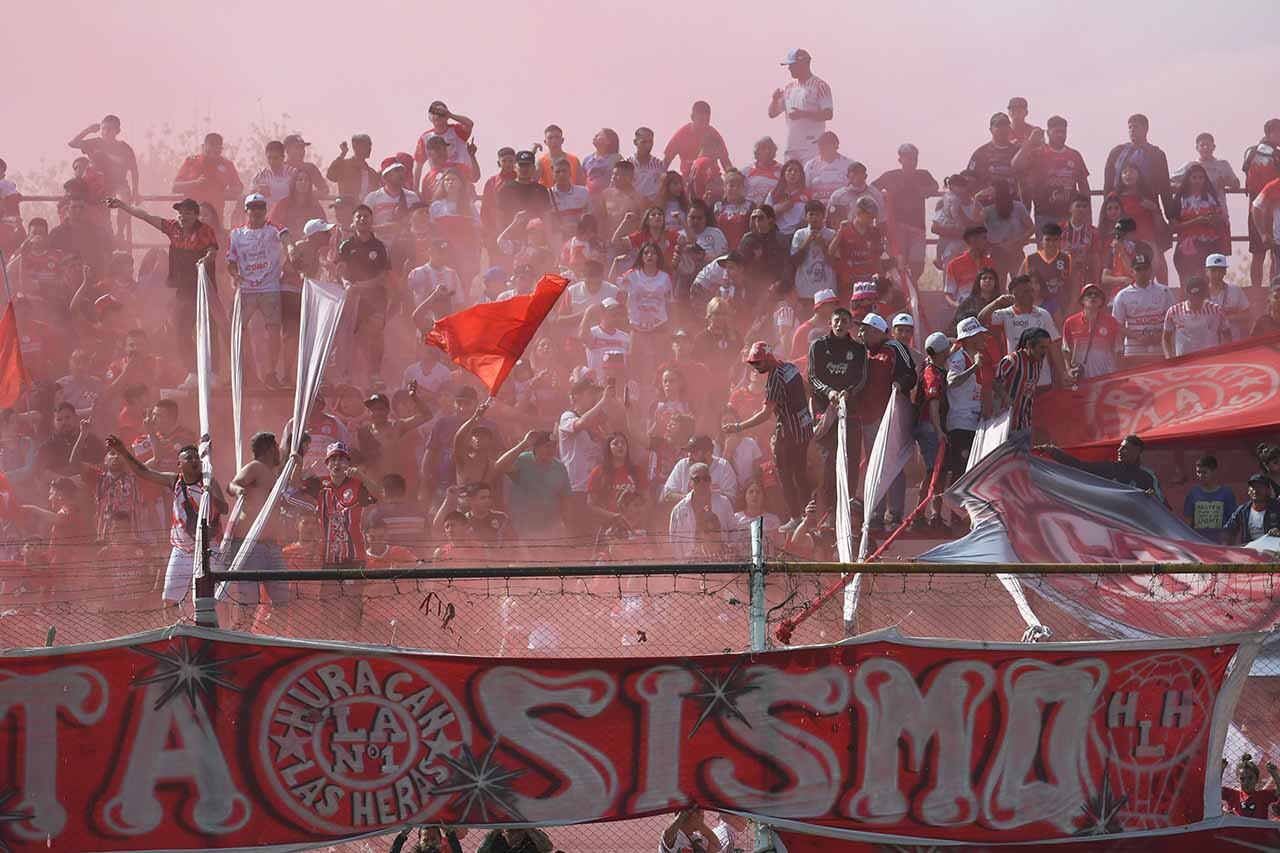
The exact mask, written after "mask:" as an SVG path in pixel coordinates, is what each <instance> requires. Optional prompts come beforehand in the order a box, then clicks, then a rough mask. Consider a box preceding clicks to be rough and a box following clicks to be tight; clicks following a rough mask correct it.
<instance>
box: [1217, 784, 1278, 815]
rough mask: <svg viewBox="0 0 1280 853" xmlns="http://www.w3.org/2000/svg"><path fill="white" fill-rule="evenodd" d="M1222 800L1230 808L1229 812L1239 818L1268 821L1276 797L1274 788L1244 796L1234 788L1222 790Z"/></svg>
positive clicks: (1244, 794) (1242, 792)
mask: <svg viewBox="0 0 1280 853" xmlns="http://www.w3.org/2000/svg"><path fill="white" fill-rule="evenodd" d="M1222 799H1223V801H1224V802H1226V803H1228V804H1229V805H1230V806H1231V811H1233V812H1235V813H1236V814H1238V815H1240V816H1241V817H1253V818H1257V819H1259V820H1269V819H1270V818H1271V809H1272V806H1274V805H1275V802H1276V799H1277V797H1276V790H1275V789H1274V788H1267V789H1265V790H1262V791H1254V792H1253V793H1252V794H1246V793H1245V792H1244V791H1237V790H1235V789H1234V788H1223V789H1222Z"/></svg>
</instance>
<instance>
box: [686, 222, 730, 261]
mask: <svg viewBox="0 0 1280 853" xmlns="http://www.w3.org/2000/svg"><path fill="white" fill-rule="evenodd" d="M684 239H685V242H686V243H687V242H688V241H689V234H688V232H685V235H684ZM693 242H695V243H697V244H698V245H699V246H701V247H702V248H703V249H705V250H706V252H707V257H708V258H718V257H720V256H721V255H723V254H725V253H726V252H728V251H729V238H728V237H726V236H724V232H723V231H721V230H720V229H719V228H713V227H708V228H703V229H702V233H701V234H699V235H698V236H697V237H694V238H693Z"/></svg>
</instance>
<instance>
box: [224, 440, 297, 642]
mask: <svg viewBox="0 0 1280 853" xmlns="http://www.w3.org/2000/svg"><path fill="white" fill-rule="evenodd" d="M249 446H250V448H251V449H252V451H253V460H252V461H251V462H249V463H247V464H246V465H244V466H243V467H242V468H241V469H240V470H239V471H237V472H236V476H235V479H233V480H232V481H231V482H230V483H228V484H227V491H228V492H230V493H231V494H232V495H233V496H234V497H235V498H236V504H235V509H234V510H233V511H232V518H231V526H230V527H229V528H228V531H229V534H230V535H229V537H228V540H227V541H226V542H225V543H224V545H223V547H222V562H223V563H224V564H225V565H226V566H228V567H229V566H230V565H231V564H232V562H233V561H234V560H235V557H236V555H237V554H238V553H239V551H240V546H241V545H243V544H244V537H245V536H246V535H247V534H248V532H249V528H250V527H251V526H252V525H253V522H254V519H256V518H257V517H258V515H259V513H261V511H262V508H263V506H264V505H265V504H266V502H267V498H268V496H269V495H270V494H271V489H272V487H273V486H274V485H275V482H276V477H277V471H278V469H279V468H280V445H279V444H277V443H276V437H275V434H274V433H270V432H259V433H255V434H254V436H253V438H252V439H251V440H250V443H249ZM285 535H288V534H287V532H286V531H285V530H284V529H283V525H282V523H281V520H280V518H279V516H278V514H276V513H274V512H273V513H272V515H271V517H269V518H268V519H267V523H266V525H265V526H264V527H263V528H262V533H261V534H260V535H259V536H258V541H257V542H255V543H254V545H253V550H252V551H250V552H249V555H248V558H247V559H246V560H245V563H244V568H245V569H250V570H253V569H263V570H269V571H277V570H279V571H283V570H284V568H285V564H284V554H283V552H282V551H281V549H280V541H281V536H285ZM264 585H265V586H266V588H267V595H268V597H270V599H271V604H272V605H273V606H280V605H283V604H285V603H287V602H288V600H289V585H288V584H287V583H285V582H284V581H270V582H268V583H266V584H264ZM217 597H218V600H219V601H231V602H232V603H234V604H236V605H239V606H240V607H242V608H244V609H245V611H246V612H244V613H241V614H240V615H241V616H245V615H248V612H249V611H252V609H253V608H255V607H257V606H258V585H257V584H256V583H225V582H224V583H223V584H221V585H220V586H219V587H218V596H217ZM220 621H221V620H220ZM222 624H232V625H234V624H235V623H227V622H225V621H224V622H222Z"/></svg>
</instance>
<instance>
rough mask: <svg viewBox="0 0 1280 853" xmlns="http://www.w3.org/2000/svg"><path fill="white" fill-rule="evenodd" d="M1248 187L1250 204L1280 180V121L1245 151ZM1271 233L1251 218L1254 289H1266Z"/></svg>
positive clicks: (1267, 127)
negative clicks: (1270, 185)
mask: <svg viewBox="0 0 1280 853" xmlns="http://www.w3.org/2000/svg"><path fill="white" fill-rule="evenodd" d="M1241 170H1242V171H1243V172H1244V176H1245V177H1244V188H1245V191H1246V192H1247V193H1248V194H1249V202H1250V203H1251V204H1252V203H1253V200H1254V199H1255V198H1257V196H1258V193H1260V192H1262V189H1263V187H1265V186H1266V185H1267V184H1269V183H1271V182H1272V181H1274V180H1276V179H1277V178H1280V118H1273V119H1270V120H1269V121H1267V123H1266V124H1264V125H1263V126H1262V139H1261V141H1259V142H1258V144H1257V145H1250V146H1249V148H1248V149H1246V150H1245V152H1244V165H1243V167H1242V169H1241ZM1266 237H1267V234H1265V233H1264V232H1262V231H1259V230H1258V227H1257V224H1256V223H1255V222H1254V220H1253V217H1250V218H1249V251H1250V252H1251V253H1252V254H1253V262H1252V264H1251V266H1250V267H1249V278H1250V280H1251V281H1252V283H1253V286H1254V287H1261V286H1262V269H1263V264H1264V262H1265V261H1266V257H1267V250H1268V246H1267V243H1266V239H1265V238H1266ZM1275 271H1276V270H1275V260H1274V258H1273V259H1272V262H1271V274H1272V275H1273V276H1274V275H1275Z"/></svg>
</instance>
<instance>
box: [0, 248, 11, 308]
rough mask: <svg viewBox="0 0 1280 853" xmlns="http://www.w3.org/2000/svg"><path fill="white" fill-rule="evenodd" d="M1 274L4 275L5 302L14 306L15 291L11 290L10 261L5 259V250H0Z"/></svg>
mask: <svg viewBox="0 0 1280 853" xmlns="http://www.w3.org/2000/svg"><path fill="white" fill-rule="evenodd" d="M0 273H2V274H3V275H4V301H5V302H6V303H8V304H10V305H12V304H13V291H11V290H10V289H9V259H8V258H6V257H5V255H4V249H0Z"/></svg>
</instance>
